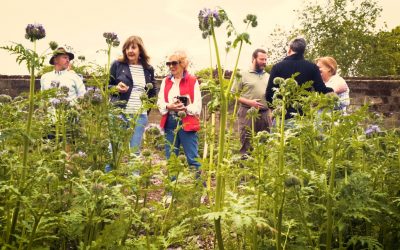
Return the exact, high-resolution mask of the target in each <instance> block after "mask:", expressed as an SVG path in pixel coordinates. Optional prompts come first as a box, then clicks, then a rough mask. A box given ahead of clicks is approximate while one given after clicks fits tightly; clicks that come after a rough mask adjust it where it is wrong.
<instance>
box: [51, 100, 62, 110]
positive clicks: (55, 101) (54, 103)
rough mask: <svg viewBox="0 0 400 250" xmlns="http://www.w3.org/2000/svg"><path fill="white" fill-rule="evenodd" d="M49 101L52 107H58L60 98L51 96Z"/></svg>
mask: <svg viewBox="0 0 400 250" xmlns="http://www.w3.org/2000/svg"><path fill="white" fill-rule="evenodd" d="M50 103H51V105H52V106H53V107H55V108H58V107H60V105H61V101H60V99H58V98H53V99H51V101H50Z"/></svg>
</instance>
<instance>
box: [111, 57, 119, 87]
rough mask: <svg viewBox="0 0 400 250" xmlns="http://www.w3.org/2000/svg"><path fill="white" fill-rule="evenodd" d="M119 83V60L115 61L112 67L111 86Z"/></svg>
mask: <svg viewBox="0 0 400 250" xmlns="http://www.w3.org/2000/svg"><path fill="white" fill-rule="evenodd" d="M117 84H118V83H117V61H114V62H113V63H112V64H111V67H110V79H109V87H113V86H115V85H117Z"/></svg>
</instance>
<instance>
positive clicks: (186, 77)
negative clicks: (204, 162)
mask: <svg viewBox="0 0 400 250" xmlns="http://www.w3.org/2000/svg"><path fill="white" fill-rule="evenodd" d="M166 65H167V66H168V67H169V70H170V75H168V76H167V77H165V78H164V79H163V81H162V83H161V87H160V92H159V93H158V101H157V105H158V109H159V111H160V113H161V115H162V118H161V121H160V126H161V127H162V128H163V129H164V131H165V138H166V144H165V155H166V157H167V159H169V158H170V156H171V146H173V152H174V153H175V154H176V155H178V153H179V148H180V146H181V145H182V147H183V150H184V152H185V156H186V159H187V161H188V164H189V166H193V167H195V169H196V170H198V169H199V168H200V163H199V162H198V161H197V160H196V158H198V157H199V153H198V135H197V131H198V130H199V129H200V119H199V117H200V112H201V107H202V106H201V105H202V104H201V92H200V86H199V82H198V81H197V79H196V77H195V76H193V75H191V74H189V73H188V71H187V68H188V65H189V61H188V58H187V55H186V53H185V52H183V51H176V52H174V53H173V54H172V55H170V56H169V58H168V61H167V62H166ZM177 126H181V128H180V129H179V130H178V131H177V134H176V137H175V129H176V128H177ZM174 142H175V144H174V145H172V144H173V143H174Z"/></svg>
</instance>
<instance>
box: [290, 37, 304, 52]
mask: <svg viewBox="0 0 400 250" xmlns="http://www.w3.org/2000/svg"><path fill="white" fill-rule="evenodd" d="M306 46H307V44H306V40H304V38H295V39H293V40H292V41H290V44H289V48H290V49H291V50H292V51H293V52H295V53H297V54H301V55H303V54H304V51H305V50H306Z"/></svg>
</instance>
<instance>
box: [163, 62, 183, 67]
mask: <svg viewBox="0 0 400 250" xmlns="http://www.w3.org/2000/svg"><path fill="white" fill-rule="evenodd" d="M180 63H181V61H172V62H166V63H165V65H167V66H168V67H169V66H171V65H172V66H176V65H178V64H180Z"/></svg>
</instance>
